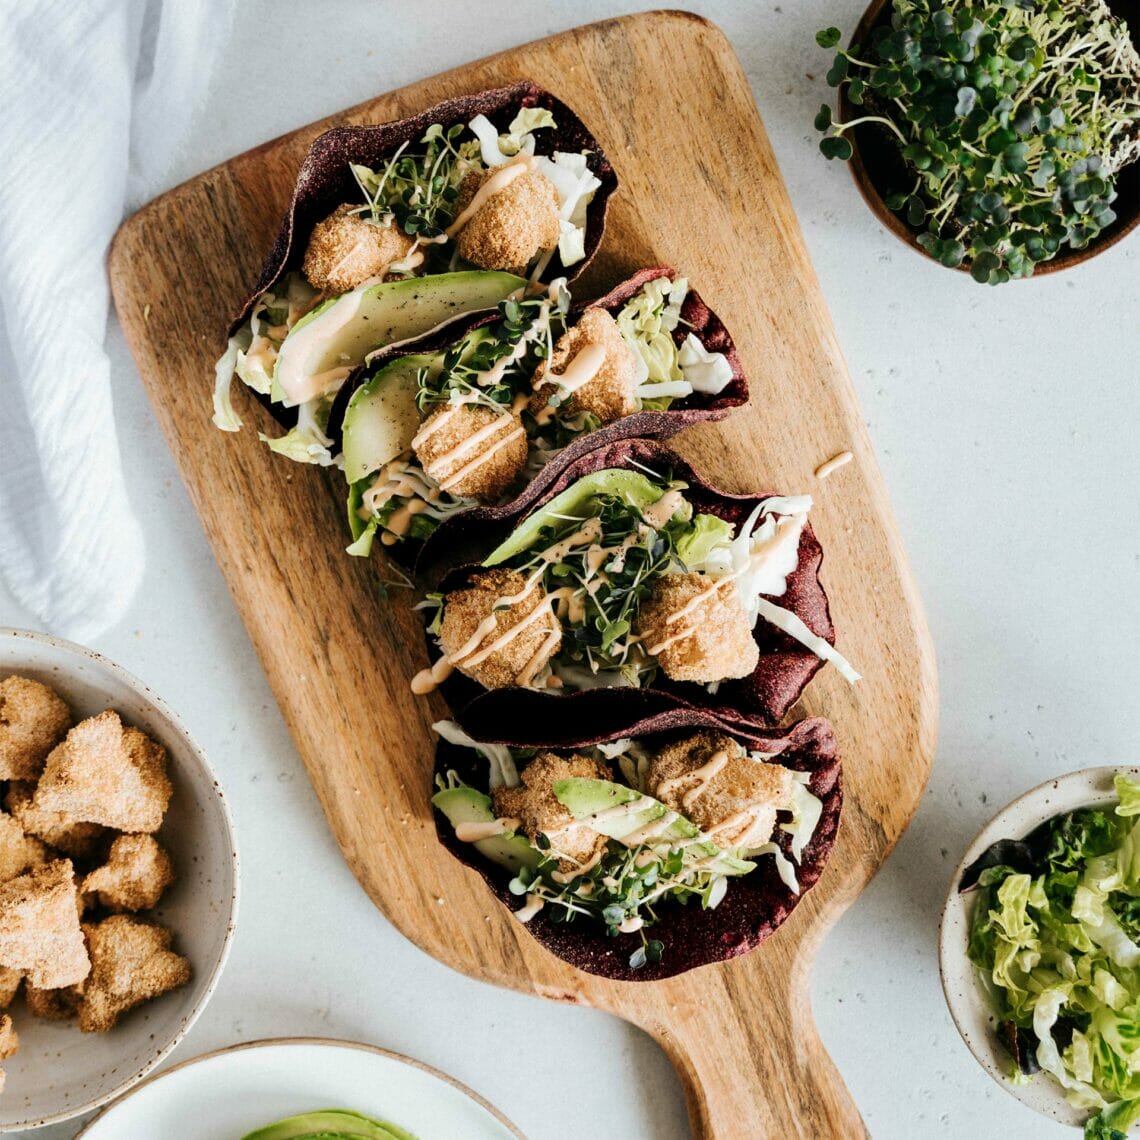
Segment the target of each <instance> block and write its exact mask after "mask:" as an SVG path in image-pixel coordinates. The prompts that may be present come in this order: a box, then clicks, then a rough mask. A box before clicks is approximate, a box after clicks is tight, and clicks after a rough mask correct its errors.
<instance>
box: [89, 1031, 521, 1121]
mask: <svg viewBox="0 0 1140 1140" xmlns="http://www.w3.org/2000/svg"><path fill="white" fill-rule="evenodd" d="M279 1045H325V1046H329V1047H330V1048H334V1049H358V1050H360V1052H362V1053H375V1054H376V1055H377V1056H380V1057H387V1058H388V1060H389V1061H398V1062H399V1063H400V1064H401V1065H408V1066H409V1067H410V1068H413V1069H419V1070H420V1072H423V1073H428V1074H429V1075H430V1076H433V1077H435V1078H436V1079H437V1080H441V1081H444V1082H445V1083H447V1084H449V1085H451V1087H452V1088H453V1089H455V1090H456V1091H457V1092H461V1093H462V1094H463V1095H464V1096H465V1097H467V1098H468V1100H473V1101H474V1102H475V1103H476V1104H477V1105H478V1106H479V1107H480V1108H482V1109H483V1110H484V1111H486V1112H489V1113H490V1114H491V1115H492V1116H493V1117H494V1118H495V1119H496V1120H497V1121H498V1122H499V1123H500V1124H501V1125H502V1126H503V1127H504V1128H505V1129H507V1131H508V1132H511V1133H513V1134H514V1135H515V1136H517V1137H518V1138H519V1140H526V1137H525V1136H524V1135H523V1134H522V1133H521V1132H520V1131H519V1130H518V1128H516V1127H515V1125H514V1124H512V1123H511V1122H510V1121H509V1120H508V1119H507V1118H506V1117H505V1116H504V1115H503V1114H502V1113H501V1112H500V1111H499V1110H498V1109H497V1108H496V1107H495V1106H494V1105H493V1104H491V1103H490V1101H487V1100H484V1099H483V1097H481V1096H480V1095H479V1094H478V1093H477V1092H475V1090H474V1089H470V1088H468V1087H467V1086H466V1085H465V1084H463V1082H462V1081H457V1080H456V1079H455V1078H454V1077H449V1076H448V1075H447V1074H446V1073H441V1072H440V1071H439V1069H436V1068H433V1067H432V1066H431V1065H425V1064H424V1063H423V1061H417V1060H415V1059H414V1058H412V1057H405V1056H404V1055H403V1054H402V1053H393V1052H392V1051H391V1050H390V1049H381V1048H380V1046H379V1045H367V1044H365V1043H364V1042H363V1041H339V1040H337V1039H336V1038H335V1037H264V1038H262V1039H261V1040H259V1041H244V1042H242V1043H241V1044H240V1045H227V1046H225V1047H224V1048H222V1049H214V1050H212V1051H211V1052H209V1053H202V1054H201V1055H200V1056H197V1057H191V1058H190V1059H189V1060H187V1061H182V1062H180V1063H179V1064H177V1065H172V1066H171V1067H170V1068H169V1069H167V1070H166V1071H165V1072H162V1073H155V1075H154V1076H153V1077H148V1078H147V1079H146V1080H145V1081H141V1082H138V1083H136V1085H135V1086H134V1087H133V1088H132V1089H130V1090H129V1091H127V1092H125V1093H123V1094H122V1095H121V1096H118V1097H116V1098H115V1099H114V1100H113V1101H112V1102H111V1103H110V1104H108V1105H106V1106H104V1108H103V1111H102V1112H100V1113H99V1115H98V1116H96V1117H94V1118H93V1119H91V1120H89V1121H88V1122H87V1123H86V1124H85V1125H84V1126H83V1127H82V1128H81V1129H80V1130H79V1131H78V1132H77V1133H76V1134H75V1140H82V1137H84V1136H86V1135H87V1134H88V1132H89V1131H90V1130H91V1129H92V1128H94V1127H95V1125H96V1124H98V1123H99V1121H100V1120H102V1119H103V1118H104V1117H105V1116H106V1115H107V1114H108V1113H109V1112H113V1111H114V1110H115V1109H116V1108H117V1107H118V1106H119V1105H120V1104H122V1102H123V1101H125V1100H128V1099H129V1098H130V1097H132V1096H134V1094H135V1093H136V1092H138V1090H139V1089H140V1088H142V1087H143V1086H144V1085H149V1084H153V1083H155V1082H156V1081H162V1080H165V1079H166V1078H167V1077H169V1076H170V1075H171V1074H172V1073H177V1072H178V1071H179V1070H180V1069H188V1068H190V1066H191V1065H197V1064H198V1063H199V1062H201V1061H209V1060H211V1059H212V1058H214V1057H221V1056H223V1055H224V1054H226V1053H241V1052H244V1051H245V1050H246V1049H265V1048H276V1047H277V1046H279Z"/></svg>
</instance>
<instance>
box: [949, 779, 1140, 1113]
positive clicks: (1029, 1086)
mask: <svg viewBox="0 0 1140 1140" xmlns="http://www.w3.org/2000/svg"><path fill="white" fill-rule="evenodd" d="M1121 772H1123V773H1124V774H1126V775H1128V776H1130V777H1132V778H1133V779H1137V778H1140V768H1083V769H1082V770H1081V771H1079V772H1069V773H1067V774H1066V775H1064V776H1059V777H1057V779H1055V780H1049V781H1047V782H1046V783H1044V784H1040V785H1038V786H1037V787H1036V788H1034V789H1033V790H1032V791H1028V792H1026V793H1025V794H1024V795H1023V796H1020V797H1019V798H1018V799H1016V800H1014V801H1013V803H1011V804H1009V805H1007V806H1006V807H1004V808H1002V810H1001V811H999V812H998V813H997V815H995V816H994V818H993V819H991V820H990V822H989V823H987V824H986V826H985V827H983V828H982V830H981V831H980V832H979V833H978V835H977V837H976V838H975V839H974V841H973V843H971V844H970V846H969V847H968V848H967V849H966V854H965V855H963V856H962V861H961V862H960V863H959V864H958V866H957V867H956V868H955V870H954V877H953V879H951V881H950V893H949V895H948V896H947V898H946V905H945V907H944V908H943V911H942V927H941V929H940V931H939V935H938V959H939V970H940V972H941V974H942V990H943V992H944V993H945V995H946V1004H947V1005H948V1006H949V1007H950V1016H951V1017H953V1019H954V1024H955V1025H956V1026H957V1027H958V1032H959V1033H960V1034H961V1035H962V1040H963V1041H965V1043H966V1045H967V1046H968V1047H969V1050H970V1052H971V1053H973V1054H974V1057H975V1058H976V1059H977V1062H978V1064H979V1065H981V1066H982V1068H983V1069H985V1071H986V1072H987V1073H989V1075H990V1076H991V1077H992V1078H993V1079H994V1080H995V1081H996V1082H997V1083H998V1084H999V1085H1001V1087H1002V1088H1003V1089H1005V1091H1006V1092H1007V1093H1009V1094H1010V1095H1011V1096H1015V1097H1017V1099H1018V1100H1019V1101H1021V1103H1022V1104H1025V1105H1028V1106H1029V1107H1030V1108H1032V1109H1035V1110H1036V1111H1037V1112H1039V1113H1041V1115H1042V1116H1046V1117H1048V1118H1049V1119H1050V1120H1056V1121H1059V1122H1060V1123H1061V1124H1067V1125H1071V1126H1073V1127H1080V1126H1082V1125H1083V1124H1084V1122H1085V1121H1086V1120H1087V1119H1088V1117H1089V1115H1090V1113H1089V1112H1088V1110H1087V1109H1076V1108H1073V1107H1072V1106H1071V1105H1070V1104H1069V1103H1068V1101H1066V1100H1065V1097H1064V1092H1063V1090H1062V1088H1061V1086H1060V1085H1058V1084H1057V1082H1056V1081H1054V1080H1053V1079H1052V1078H1051V1077H1049V1076H1048V1075H1047V1074H1045V1073H1040V1074H1038V1075H1037V1076H1035V1077H1033V1078H1032V1079H1031V1080H1029V1081H1027V1082H1025V1083H1024V1084H1014V1083H1013V1081H1011V1080H1010V1077H1009V1074H1010V1070H1011V1068H1012V1064H1013V1062H1012V1061H1011V1060H1010V1057H1009V1054H1008V1053H1006V1051H1005V1050H1004V1049H1003V1048H1002V1046H1001V1045H1000V1044H999V1043H998V1040H997V1036H996V1033H995V1026H996V1024H997V1016H996V1012H995V1010H994V1008H993V1006H992V1005H991V1002H990V999H989V996H988V995H987V993H986V992H985V990H984V988H983V986H982V983H981V979H980V978H979V975H978V971H977V970H976V969H975V968H974V966H973V964H972V963H971V962H970V960H969V959H968V958H967V957H966V942H967V939H968V936H969V929H970V917H971V915H972V913H973V906H974V899H975V897H976V895H975V892H972V891H971V892H967V893H966V894H959V893H958V883H959V882H960V881H961V879H962V875H963V874H964V873H965V871H966V868H967V867H969V866H970V865H971V864H973V863H974V862H975V861H976V860H977V859H978V857H979V856H980V855H981V854H982V852H983V851H985V850H986V848H988V847H989V846H990V845H991V844H993V843H995V842H997V840H999V839H1024V838H1025V836H1027V835H1028V834H1029V833H1030V832H1031V831H1032V830H1033V829H1034V828H1035V827H1037V826H1038V825H1039V824H1042V823H1044V822H1045V821H1046V820H1049V819H1052V818H1053V816H1055V815H1062V814H1064V813H1065V812H1069V811H1075V810H1076V809H1077V808H1082V807H1096V806H1100V805H1103V804H1111V803H1115V802H1116V792H1115V791H1114V790H1113V786H1112V779H1113V777H1114V776H1115V775H1117V774H1118V773H1121Z"/></svg>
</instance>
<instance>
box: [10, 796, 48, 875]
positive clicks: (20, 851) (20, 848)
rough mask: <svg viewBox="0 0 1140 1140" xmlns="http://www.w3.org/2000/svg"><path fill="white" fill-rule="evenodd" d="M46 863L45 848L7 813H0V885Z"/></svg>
mask: <svg viewBox="0 0 1140 1140" xmlns="http://www.w3.org/2000/svg"><path fill="white" fill-rule="evenodd" d="M46 862H47V848H46V847H45V846H44V845H43V843H41V842H40V840H38V839H36V838H35V837H34V836H30V835H25V834H24V829H23V828H22V827H21V826H20V825H19V823H17V822H16V820H15V819H14V818H13V817H12V816H10V815H9V814H8V813H7V812H4V811H0V883H6V882H7V881H8V880H9V879H14V878H15V877H16V876H17V875H22V874H23V873H24V872H25V871H28V870H30V869H31V868H32V867H39V866H42V865H43V864H44V863H46Z"/></svg>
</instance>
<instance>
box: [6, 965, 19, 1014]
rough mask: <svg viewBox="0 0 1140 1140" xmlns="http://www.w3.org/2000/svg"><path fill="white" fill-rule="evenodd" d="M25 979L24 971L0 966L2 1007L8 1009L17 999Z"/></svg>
mask: <svg viewBox="0 0 1140 1140" xmlns="http://www.w3.org/2000/svg"><path fill="white" fill-rule="evenodd" d="M23 980H24V975H23V972H22V971H20V970H11V969H9V968H8V967H7V966H0V1009H7V1008H8V1006H10V1005H11V1004H12V1002H14V1001H15V1000H16V994H18V993H19V992H20V984H21V983H22V982H23Z"/></svg>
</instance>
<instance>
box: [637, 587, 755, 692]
mask: <svg viewBox="0 0 1140 1140" xmlns="http://www.w3.org/2000/svg"><path fill="white" fill-rule="evenodd" d="M722 582H723V585H721V586H720V587H719V588H717V589H715V590H714V589H710V587H711V586H712V585H713V580H712V579H710V578H709V577H708V575H706V574H698V573H695V572H693V573H688V574H666V575H665V576H664V577H662V578H660V579H659V580H658V581H657V582H656V583H655V584H654V586H653V591H652V593H651V594H650V595H649V597H648V598H647V599H646V600H645V601H644V602H642V603H641V608H640V612H639V613H638V617H637V630H638V633H640V635H641V643H642V645H643V646H644V648H645V651H646V652H647V653H649V654H650V655H651V656H653V657H656V658H657V661H658V663H659V664H660V666H661V668H662V670H663V671H664V673H665V675H666V676H667V677H671V678H672V679H673V680H674V681H699V682H702V683H705V682H709V681H725V680H728V679H729V678H732V677H747V676H748V675H749V674H750V673H751V672H752V670H753V669H755V668H756V664H757V662H758V661H759V660H760V649H759V647H758V646H757V644H756V641H755V639H754V638H753V637H752V623H751V622H749V620H748V612H747V610H745V608H744V603H743V602H741V600H740V598H739V597H737V594H736V590H735V589H734V588H733V585H732V582H731V581H729V580H727V579H722ZM695 599H699V600H698V601H696V604H695V605H694V606H693V608H692V609H689V610H686V611H685V613H684V616H682V617H674V615H676V614H678V613H679V612H680V611H681V610H682V609H684V607H686V606H688V605H689V604H690V603H692V602H693V601H694V600H695Z"/></svg>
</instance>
